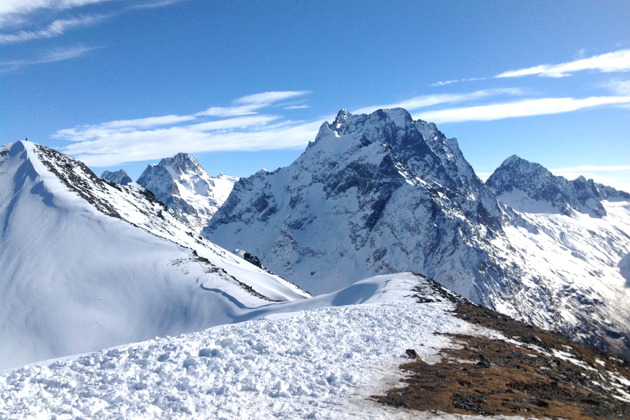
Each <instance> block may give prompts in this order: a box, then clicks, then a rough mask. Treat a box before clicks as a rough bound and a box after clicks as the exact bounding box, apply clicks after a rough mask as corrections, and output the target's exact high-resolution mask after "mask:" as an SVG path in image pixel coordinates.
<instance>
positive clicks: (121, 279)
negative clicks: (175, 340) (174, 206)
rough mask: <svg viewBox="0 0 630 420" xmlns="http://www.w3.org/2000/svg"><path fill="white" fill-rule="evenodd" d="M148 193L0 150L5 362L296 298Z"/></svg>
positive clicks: (58, 158)
mask: <svg viewBox="0 0 630 420" xmlns="http://www.w3.org/2000/svg"><path fill="white" fill-rule="evenodd" d="M150 197H151V195H150V194H147V192H146V191H145V190H144V189H141V188H138V187H137V186H136V187H122V186H118V185H115V184H112V183H107V182H105V181H103V180H101V179H99V178H98V177H96V176H95V175H94V174H93V173H92V172H91V171H89V169H87V167H85V165H83V164H82V163H81V162H78V161H76V160H74V159H72V158H70V157H68V156H65V155H62V154H60V153H58V152H55V151H53V150H51V149H48V148H45V147H43V146H39V145H36V144H33V143H27V142H17V143H14V144H12V145H9V146H4V147H3V148H2V149H0V226H1V229H2V230H1V237H0V273H2V274H1V276H0V336H1V337H2V340H0V368H7V367H11V366H18V365H21V364H24V363H26V362H31V361H35V360H41V359H46V358H51V357H58V356H63V355H69V354H75V353H79V352H86V351H91V350H96V349H100V348H103V347H107V346H112V345H117V344H123V343H129V342H132V341H138V340H142V339H146V338H149V337H154V336H156V335H165V334H177V333H181V332H185V331H193V330H198V329H201V328H204V327H208V326H212V325H218V324H223V323H226V322H232V321H233V320H235V319H237V318H238V317H240V316H242V314H243V313H244V312H246V311H247V308H250V307H258V306H260V305H265V304H268V303H270V302H271V301H283V300H291V299H300V298H302V297H303V296H304V293H303V292H301V291H299V289H297V288H295V287H294V286H292V285H290V284H288V283H287V282H285V281H283V280H282V279H280V278H278V277H275V276H272V275H270V274H268V273H266V272H264V271H263V270H261V269H259V268H257V267H255V266H253V265H251V264H249V263H247V262H246V261H244V260H242V259H240V258H237V257H235V256H233V255H231V254H229V253H227V252H226V251H224V250H222V249H221V248H219V247H217V246H215V245H213V244H211V243H209V242H208V241H206V240H204V239H203V238H200V237H195V235H194V234H193V233H192V232H190V231H187V230H186V228H185V226H184V225H183V224H181V223H180V222H178V221H177V220H176V219H175V218H173V217H172V216H170V215H169V214H168V212H166V211H165V209H164V207H163V205H162V204H161V203H159V202H158V201H156V200H155V199H153V200H151V199H150Z"/></svg>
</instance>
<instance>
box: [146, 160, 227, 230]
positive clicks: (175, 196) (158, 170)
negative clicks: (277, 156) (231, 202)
mask: <svg viewBox="0 0 630 420" xmlns="http://www.w3.org/2000/svg"><path fill="white" fill-rule="evenodd" d="M236 181H238V178H236V177H232V176H228V175H225V174H223V173H221V174H220V175H219V176H217V177H212V176H210V175H208V173H207V172H206V171H205V170H204V169H203V168H202V167H201V166H200V165H199V162H197V160H196V159H195V158H194V157H193V156H191V155H189V154H186V153H178V154H177V155H175V156H173V157H172V158H164V159H162V160H161V161H160V162H159V163H157V164H151V165H149V166H148V167H147V168H146V169H145V170H144V172H142V174H141V175H140V177H139V178H138V181H137V182H138V184H140V185H142V186H144V187H145V188H147V189H148V190H150V191H151V192H153V194H155V196H156V197H157V198H158V199H159V200H161V201H162V202H163V203H165V204H166V205H167V206H168V208H169V209H170V210H171V211H172V212H173V214H175V216H176V217H178V218H179V219H180V220H182V221H184V222H185V223H187V224H188V225H189V226H191V228H193V229H194V230H195V231H196V232H200V231H201V229H202V228H203V227H204V226H205V225H206V224H207V223H208V221H209V220H210V218H212V216H213V215H214V213H216V211H217V209H218V208H219V207H220V206H221V205H222V204H223V203H224V202H225V200H226V199H227V197H228V196H229V195H230V192H231V191H232V188H233V186H234V183H235V182H236Z"/></svg>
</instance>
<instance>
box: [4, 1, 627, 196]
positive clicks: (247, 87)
mask: <svg viewBox="0 0 630 420" xmlns="http://www.w3.org/2000/svg"><path fill="white" fill-rule="evenodd" d="M628 22H630V2H628V1H627V0H621V1H616V0H607V1H603V2H594V1H585V0H584V1H582V0H577V1H563V0H556V1H539V0H533V1H527V2H522V1H504V0H500V1H490V0H488V1H476V0H469V1H449V0H440V1H402V0H400V1H398V0H395V1H385V0H382V1H370V0H365V1H354V0H349V1H342V2H340V1H325V0H323V1H297V0H294V1H283V0H278V1H240V0H233V1H227V0H225V1H224V0H2V2H0V144H6V143H11V142H14V141H16V140H20V139H23V138H26V137H28V139H29V141H34V142H36V143H40V144H43V145H46V146H49V147H53V148H55V149H57V150H60V151H62V152H65V153H68V154H70V155H72V156H75V157H77V158H79V159H81V160H83V161H84V162H85V163H87V164H88V165H89V166H90V167H91V168H92V169H93V170H94V172H96V173H97V174H99V175H100V173H101V172H102V171H103V170H105V169H108V170H115V169H119V168H123V169H125V170H126V171H127V172H128V173H129V174H130V176H131V177H132V178H133V179H134V180H135V179H137V177H138V176H139V175H140V173H141V172H142V170H143V169H144V168H145V167H146V166H147V164H149V163H154V162H157V161H159V160H160V159H161V158H164V157H169V156H173V155H174V154H176V153H178V152H186V153H190V154H192V155H193V156H195V157H196V158H197V159H198V160H199V162H200V163H201V165H202V166H203V167H204V168H205V169H206V170H207V171H208V172H209V173H210V174H211V175H217V174H219V173H220V172H223V173H226V174H229V175H235V176H249V175H251V174H253V173H255V172H256V171H258V170H260V169H263V168H265V169H267V170H274V169H276V168H278V167H282V166H286V165H288V164H290V163H291V162H292V161H293V160H294V159H296V158H297V157H298V156H299V155H300V154H301V153H302V152H303V150H304V148H305V147H306V145H307V144H308V142H309V141H312V140H314V139H315V135H316V134H317V131H318V128H319V126H320V125H321V124H322V123H323V122H324V121H329V122H332V120H333V119H334V118H335V115H336V114H337V112H338V111H339V110H340V109H342V108H343V109H347V110H348V111H350V112H352V113H367V112H371V111H374V110H376V109H378V108H384V107H399V106H400V107H403V108H405V109H407V110H408V111H409V112H410V113H411V115H412V116H413V118H414V119H418V118H419V119H423V120H426V121H432V122H435V123H436V124H437V125H438V128H439V129H440V130H441V131H442V132H443V133H444V134H445V135H446V136H447V137H456V138H457V139H458V142H459V145H460V148H461V149H462V151H463V153H464V156H465V157H466V159H467V160H468V161H469V162H470V163H471V164H472V166H473V168H474V169H475V171H476V172H477V174H478V175H479V176H480V177H481V178H482V179H484V178H486V177H487V176H488V175H489V174H490V173H492V171H494V169H496V168H497V167H498V166H499V165H500V164H501V162H502V161H503V160H505V159H506V158H508V157H509V156H511V155H514V154H516V155H518V156H520V157H522V158H524V159H527V160H530V161H533V162H537V163H540V164H542V165H543V166H545V167H547V168H548V169H550V170H551V171H552V172H553V173H554V174H556V175H562V176H565V177H567V178H569V179H574V178H576V177H577V176H579V175H584V176H586V177H587V178H593V179H595V181H597V182H602V183H604V184H608V185H612V186H614V187H617V188H620V189H624V190H625V191H630V24H628Z"/></svg>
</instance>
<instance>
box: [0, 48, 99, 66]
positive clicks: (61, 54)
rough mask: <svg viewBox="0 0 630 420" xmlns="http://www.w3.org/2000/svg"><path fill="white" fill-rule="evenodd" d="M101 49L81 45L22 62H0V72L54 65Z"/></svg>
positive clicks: (60, 49) (49, 52) (52, 51)
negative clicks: (33, 66) (32, 66)
mask: <svg viewBox="0 0 630 420" xmlns="http://www.w3.org/2000/svg"><path fill="white" fill-rule="evenodd" d="M99 48H101V47H84V46H81V45H78V46H73V47H68V48H59V49H54V50H50V51H47V52H46V53H44V54H43V55H42V56H41V57H37V58H32V59H24V60H12V61H2V62H0V69H1V71H15V70H18V69H20V68H22V67H25V66H31V65H33V64H45V63H54V62H57V61H64V60H71V59H73V58H77V57H81V56H83V55H85V54H87V53H89V52H90V51H93V50H96V49H99Z"/></svg>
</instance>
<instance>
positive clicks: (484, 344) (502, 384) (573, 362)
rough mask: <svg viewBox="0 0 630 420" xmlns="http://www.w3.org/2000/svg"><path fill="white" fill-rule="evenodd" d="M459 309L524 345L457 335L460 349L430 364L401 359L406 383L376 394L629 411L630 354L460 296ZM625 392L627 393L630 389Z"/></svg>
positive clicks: (410, 404) (536, 412)
mask: <svg viewBox="0 0 630 420" xmlns="http://www.w3.org/2000/svg"><path fill="white" fill-rule="evenodd" d="M456 306H457V311H456V316H458V317H460V318H462V319H465V320H467V321H469V322H471V323H474V324H479V325H481V326H484V327H487V328H492V329H494V330H497V331H500V332H501V333H502V334H504V335H505V336H506V337H509V338H511V339H513V340H515V341H518V342H519V344H517V343H514V342H511V340H510V341H504V340H495V339H490V338H488V337H485V336H465V335H454V336H452V337H453V338H454V340H455V341H456V342H457V343H458V344H459V348H457V349H448V350H445V351H444V352H443V353H442V358H443V360H442V362H441V363H437V364H434V365H429V364H427V363H425V362H424V361H422V360H419V359H416V360H414V361H411V362H410V363H406V364H403V365H402V366H401V369H402V370H403V371H405V373H406V374H407V376H406V377H405V379H404V380H403V382H404V383H405V385H404V386H403V387H400V388H394V389H390V390H389V391H387V393H386V395H384V396H374V397H373V398H374V399H375V400H376V401H378V402H381V403H383V404H388V405H392V406H396V407H406V408H408V409H414V410H422V411H433V410H439V411H443V412H448V413H458V414H482V415H499V414H503V415H521V416H527V417H551V418H571V419H582V418H630V404H629V403H627V402H624V401H621V400H620V399H619V398H618V397H620V396H621V397H623V396H624V392H625V393H630V389H629V387H628V385H627V384H628V383H630V382H625V381H630V369H629V368H628V363H627V361H624V360H621V359H620V358H618V357H616V356H613V355H611V354H609V353H606V352H603V351H599V350H595V349H590V348H587V347H585V346H581V345H578V344H575V343H572V342H569V341H568V340H566V339H565V338H564V337H562V336H560V335H558V334H554V333H550V332H548V331H545V330H542V329H539V328H535V327H532V326H529V325H526V324H523V323H521V322H518V321H514V320H513V319H511V318H509V317H506V316H503V315H501V314H498V313H496V312H494V311H490V310H488V309H485V308H482V307H479V306H476V305H472V304H470V303H465V302H462V301H458V302H457V303H456ZM625 395H627V394H625Z"/></svg>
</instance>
